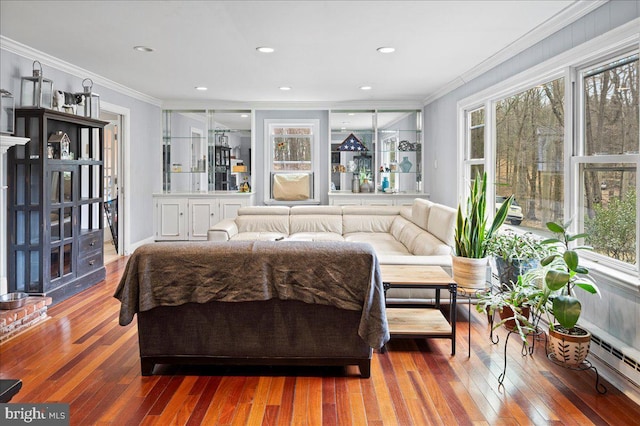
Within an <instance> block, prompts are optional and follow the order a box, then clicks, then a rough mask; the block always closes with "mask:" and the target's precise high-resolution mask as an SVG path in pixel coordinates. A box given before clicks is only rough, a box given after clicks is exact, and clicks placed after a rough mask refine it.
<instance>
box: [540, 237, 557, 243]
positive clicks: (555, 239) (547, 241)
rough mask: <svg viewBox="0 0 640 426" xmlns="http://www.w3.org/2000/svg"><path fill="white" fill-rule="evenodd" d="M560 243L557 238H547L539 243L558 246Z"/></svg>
mask: <svg viewBox="0 0 640 426" xmlns="http://www.w3.org/2000/svg"><path fill="white" fill-rule="evenodd" d="M561 242H562V241H560V240H559V239H557V238H547V239H546V240H542V241H541V242H540V244H558V243H561Z"/></svg>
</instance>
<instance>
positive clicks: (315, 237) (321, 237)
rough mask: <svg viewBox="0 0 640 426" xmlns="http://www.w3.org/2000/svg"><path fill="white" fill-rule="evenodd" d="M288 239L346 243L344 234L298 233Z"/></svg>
mask: <svg viewBox="0 0 640 426" xmlns="http://www.w3.org/2000/svg"><path fill="white" fill-rule="evenodd" d="M286 239H287V240H289V241H344V237H343V236H342V234H338V233H335V232H296V233H295V234H291V235H289V236H288V237H287V238H286Z"/></svg>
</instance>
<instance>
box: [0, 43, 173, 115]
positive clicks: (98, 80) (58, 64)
mask: <svg viewBox="0 0 640 426" xmlns="http://www.w3.org/2000/svg"><path fill="white" fill-rule="evenodd" d="M0 49H2V50H6V51H7V52H11V53H15V54H16V55H19V56H22V57H24V58H27V59H29V60H38V61H40V63H42V64H43V65H47V66H49V67H52V68H55V69H57V70H60V71H63V72H66V73H68V74H71V75H73V76H75V77H78V78H81V79H84V78H90V79H91V80H92V81H93V83H94V84H96V85H100V86H102V87H105V88H107V89H110V90H113V91H115V92H118V93H121V94H123V95H126V96H129V97H131V98H134V99H137V100H140V101H143V102H147V103H149V104H152V105H155V106H158V107H159V106H161V105H162V101H161V100H160V99H157V98H154V97H153V96H149V95H146V94H144V93H142V92H138V91H137V90H134V89H131V88H129V87H127V86H124V85H122V84H120V83H116V82H115V81H113V80H109V79H108V78H106V77H103V76H101V75H99V74H96V73H94V72H91V71H89V70H86V69H84V68H81V67H78V66H76V65H73V64H71V63H69V62H66V61H63V60H62V59H59V58H56V57H55V56H52V55H49V54H48V53H45V52H42V51H40V50H37V49H34V48H32V47H29V46H27V45H25V44H22V43H20V42H17V41H15V40H13V39H10V38H8V37H5V36H2V35H0Z"/></svg>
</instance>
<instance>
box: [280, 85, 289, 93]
mask: <svg viewBox="0 0 640 426" xmlns="http://www.w3.org/2000/svg"><path fill="white" fill-rule="evenodd" d="M280 90H284V91H285V92H286V91H287V90H291V87H289V86H280Z"/></svg>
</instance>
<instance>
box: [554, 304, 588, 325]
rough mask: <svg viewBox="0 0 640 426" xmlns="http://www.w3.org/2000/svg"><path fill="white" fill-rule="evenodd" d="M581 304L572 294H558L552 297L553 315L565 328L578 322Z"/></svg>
mask: <svg viewBox="0 0 640 426" xmlns="http://www.w3.org/2000/svg"><path fill="white" fill-rule="evenodd" d="M581 311H582V305H581V304H580V301H579V300H578V299H576V298H575V297H573V296H558V297H556V298H555V299H553V316H555V317H556V320H557V321H558V323H559V324H560V325H561V326H563V327H565V328H572V327H574V326H575V325H576V324H577V323H578V319H579V318H580V312H581Z"/></svg>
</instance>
